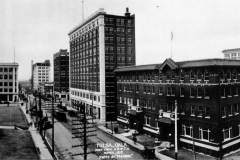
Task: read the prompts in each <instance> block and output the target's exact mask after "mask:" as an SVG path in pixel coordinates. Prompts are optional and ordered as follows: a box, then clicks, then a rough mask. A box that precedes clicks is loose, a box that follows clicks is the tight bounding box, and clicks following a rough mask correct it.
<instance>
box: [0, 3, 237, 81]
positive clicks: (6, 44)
mask: <svg viewBox="0 0 240 160" xmlns="http://www.w3.org/2000/svg"><path fill="white" fill-rule="evenodd" d="M239 6H240V1H239V0H231V1H227V0H224V1H223V0H194V1H193V0H181V1H179V0H85V1H84V18H87V17H88V16H90V15H91V14H92V13H94V12H95V11H97V10H98V9H99V8H104V10H105V12H107V14H113V15H124V13H125V12H126V7H129V12H130V13H131V14H135V19H136V22H135V26H136V63H137V65H141V64H153V63H162V62H163V61H164V60H165V59H166V58H170V57H171V32H173V41H172V59H173V60H174V61H183V60H192V59H205V58H223V54H222V50H224V49H232V48H240V18H239V17H240V8H239ZM81 21H82V0H1V1H0V62H13V61H14V46H15V53H16V60H15V61H16V62H18V63H19V79H20V80H23V79H29V78H30V76H31V60H33V61H34V63H36V62H43V61H44V60H46V59H50V61H51V63H52V61H53V54H54V53H56V52H58V51H59V49H68V51H69V37H68V33H69V31H70V30H71V29H72V28H73V27H75V26H76V25H77V24H79V23H80V22H81ZM51 79H52V77H51Z"/></svg>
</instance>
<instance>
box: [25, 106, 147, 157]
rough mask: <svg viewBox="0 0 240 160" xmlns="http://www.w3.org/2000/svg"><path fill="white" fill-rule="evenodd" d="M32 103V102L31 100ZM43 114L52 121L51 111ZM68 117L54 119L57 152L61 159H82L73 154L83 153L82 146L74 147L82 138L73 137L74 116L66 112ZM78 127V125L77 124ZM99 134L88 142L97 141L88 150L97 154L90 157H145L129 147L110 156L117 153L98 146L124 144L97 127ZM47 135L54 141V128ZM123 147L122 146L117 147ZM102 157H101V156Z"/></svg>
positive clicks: (50, 140)
mask: <svg viewBox="0 0 240 160" xmlns="http://www.w3.org/2000/svg"><path fill="white" fill-rule="evenodd" d="M29 103H30V102H29ZM43 115H44V116H45V115H47V116H48V117H49V121H51V118H50V117H51V112H50V111H46V110H43ZM66 117H67V122H60V121H58V120H56V119H55V120H54V143H55V145H54V146H55V154H56V155H57V157H58V158H59V159H66V160H70V159H82V158H83V157H82V156H73V157H72V156H71V154H75V153H83V149H82V147H74V148H73V147H72V146H73V145H76V144H82V140H81V139H80V138H74V139H72V137H73V135H72V132H71V129H72V119H76V118H72V117H69V116H68V115H67V112H66ZM75 127H76V126H75ZM96 135H97V136H93V137H89V139H88V143H89V142H94V143H96V144H95V145H92V146H89V147H88V151H96V153H95V154H89V155H88V159H92V160H95V159H126V160H131V159H139V160H141V159H144V158H143V157H142V156H141V155H140V154H139V153H138V152H136V151H134V150H131V149H129V148H128V147H126V148H127V149H126V150H123V151H120V150H119V151H117V150H116V151H114V152H115V153H116V152H117V153H119V154H118V155H120V156H118V157H116V156H114V158H110V157H111V156H112V155H115V154H109V152H108V153H106V152H105V153H104V151H103V150H101V151H100V150H99V148H102V149H104V148H107V147H97V146H103V145H106V144H107V145H110V144H111V145H112V146H115V145H119V144H123V143H122V142H121V141H119V140H116V139H113V138H112V137H111V136H110V135H108V134H106V133H105V132H103V131H101V130H99V129H97V131H96ZM46 137H47V139H48V141H49V143H50V144H51V143H52V129H47V130H46ZM117 148H121V147H117ZM113 149H114V148H112V150H113ZM99 157H101V158H99Z"/></svg>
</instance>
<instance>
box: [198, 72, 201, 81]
mask: <svg viewBox="0 0 240 160" xmlns="http://www.w3.org/2000/svg"><path fill="white" fill-rule="evenodd" d="M197 79H198V80H201V79H202V73H201V72H200V71H198V73H197Z"/></svg>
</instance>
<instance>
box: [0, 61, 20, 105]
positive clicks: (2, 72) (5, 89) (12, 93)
mask: <svg viewBox="0 0 240 160" xmlns="http://www.w3.org/2000/svg"><path fill="white" fill-rule="evenodd" d="M18 66H19V65H18V63H0V101H9V102H14V101H15V102H16V101H17V100H18V92H19V91H18V89H19V88H18Z"/></svg>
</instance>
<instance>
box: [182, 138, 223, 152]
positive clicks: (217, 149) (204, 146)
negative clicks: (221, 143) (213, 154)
mask: <svg viewBox="0 0 240 160" xmlns="http://www.w3.org/2000/svg"><path fill="white" fill-rule="evenodd" d="M180 141H182V142H186V143H189V144H193V141H190V140H187V139H183V138H180ZM194 144H195V145H196V146H200V147H203V148H207V149H211V150H214V151H219V147H213V146H210V145H207V144H202V143H199V142H194Z"/></svg>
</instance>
